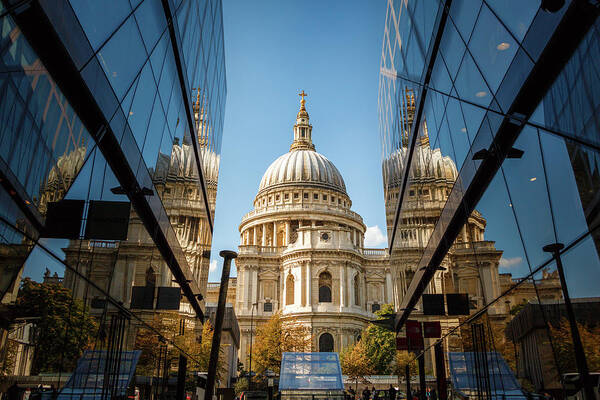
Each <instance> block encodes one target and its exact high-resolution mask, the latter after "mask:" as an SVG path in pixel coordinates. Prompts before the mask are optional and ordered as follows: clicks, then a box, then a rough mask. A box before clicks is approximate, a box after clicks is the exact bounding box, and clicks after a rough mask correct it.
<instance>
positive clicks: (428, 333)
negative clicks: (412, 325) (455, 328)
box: [423, 321, 442, 338]
mask: <svg viewBox="0 0 600 400" xmlns="http://www.w3.org/2000/svg"><path fill="white" fill-rule="evenodd" d="M423 337H426V338H439V337H442V326H441V325H440V321H432V322H423Z"/></svg>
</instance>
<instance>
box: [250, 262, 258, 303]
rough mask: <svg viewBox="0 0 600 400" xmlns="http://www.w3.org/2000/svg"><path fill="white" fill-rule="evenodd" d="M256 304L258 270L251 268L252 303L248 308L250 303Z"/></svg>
mask: <svg viewBox="0 0 600 400" xmlns="http://www.w3.org/2000/svg"><path fill="white" fill-rule="evenodd" d="M257 302H258V268H256V267H252V302H251V303H250V307H252V303H257Z"/></svg>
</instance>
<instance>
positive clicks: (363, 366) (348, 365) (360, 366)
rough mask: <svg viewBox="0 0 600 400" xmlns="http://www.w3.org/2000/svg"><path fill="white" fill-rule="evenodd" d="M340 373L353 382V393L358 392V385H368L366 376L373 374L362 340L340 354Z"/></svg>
mask: <svg viewBox="0 0 600 400" xmlns="http://www.w3.org/2000/svg"><path fill="white" fill-rule="evenodd" d="M340 364H341V366H342V372H343V373H344V374H345V375H348V379H350V380H351V381H353V382H354V385H355V388H354V391H355V392H358V383H359V382H360V383H362V384H365V385H366V384H368V383H370V382H369V381H368V380H367V376H369V375H372V374H373V373H374V368H373V366H372V364H371V363H370V361H369V357H367V349H366V348H365V345H364V343H363V341H362V340H359V341H358V342H356V343H354V344H352V345H350V346H348V347H346V348H345V349H344V350H343V351H342V353H341V354H340Z"/></svg>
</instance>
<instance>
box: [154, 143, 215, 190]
mask: <svg viewBox="0 0 600 400" xmlns="http://www.w3.org/2000/svg"><path fill="white" fill-rule="evenodd" d="M199 151H200V160H201V163H202V170H203V172H204V180H205V182H206V183H207V185H208V186H211V185H212V186H214V187H216V185H217V180H218V178H219V163H220V156H219V155H218V154H216V153H214V152H213V151H211V150H210V149H208V148H206V147H200V149H199ZM195 163H196V158H195V156H194V149H193V148H192V145H191V144H187V143H183V144H179V141H178V140H177V139H176V140H175V142H174V143H173V146H172V147H171V154H170V155H168V154H164V153H159V154H158V160H157V162H156V172H154V174H153V180H154V181H155V182H156V183H164V182H166V181H168V180H170V181H186V180H190V181H197V180H198V173H197V171H196V168H195V167H194V166H195Z"/></svg>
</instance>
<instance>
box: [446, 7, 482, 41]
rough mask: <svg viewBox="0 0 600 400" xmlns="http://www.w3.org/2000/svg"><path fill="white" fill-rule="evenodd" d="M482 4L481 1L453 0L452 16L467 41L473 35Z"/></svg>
mask: <svg viewBox="0 0 600 400" xmlns="http://www.w3.org/2000/svg"><path fill="white" fill-rule="evenodd" d="M481 4H482V2H481V1H473V0H458V1H453V2H452V6H450V18H452V20H453V21H454V23H455V24H456V26H457V27H458V30H459V31H460V34H461V36H462V38H463V40H464V41H465V42H468V41H469V38H470V37H471V32H472V31H473V27H474V26H475V21H476V19H477V15H478V14H479V9H480V8H481Z"/></svg>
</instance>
